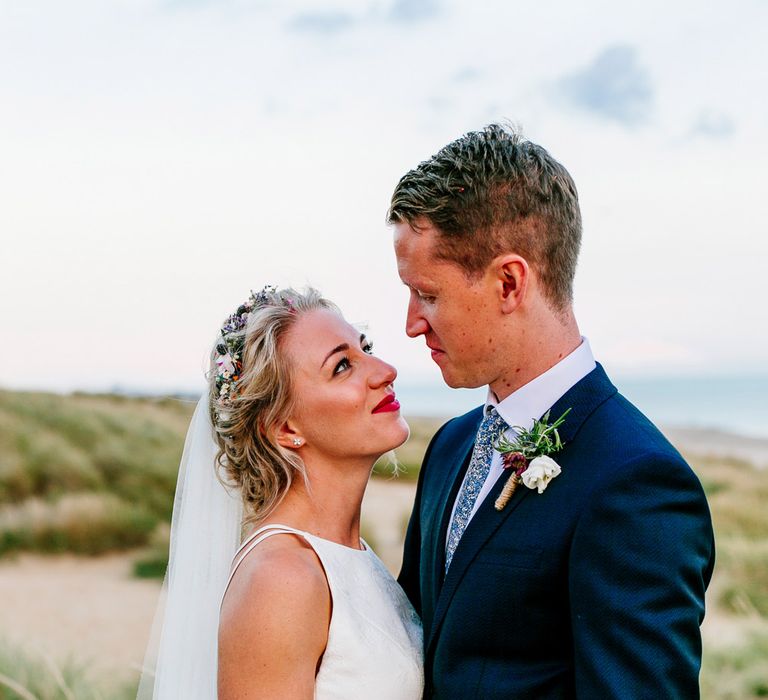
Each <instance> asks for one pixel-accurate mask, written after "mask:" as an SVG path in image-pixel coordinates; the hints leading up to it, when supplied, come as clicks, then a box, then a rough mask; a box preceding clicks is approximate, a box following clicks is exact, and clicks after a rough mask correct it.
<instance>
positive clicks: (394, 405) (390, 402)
mask: <svg viewBox="0 0 768 700" xmlns="http://www.w3.org/2000/svg"><path fill="white" fill-rule="evenodd" d="M399 410H400V402H399V401H398V400H397V399H396V398H395V395H394V394H387V395H386V396H385V397H384V398H383V399H382V400H381V401H379V403H378V404H377V406H376V408H374V409H373V410H372V411H371V413H388V412H389V411H399Z"/></svg>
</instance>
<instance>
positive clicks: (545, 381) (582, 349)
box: [446, 337, 596, 542]
mask: <svg viewBox="0 0 768 700" xmlns="http://www.w3.org/2000/svg"><path fill="white" fill-rule="evenodd" d="M595 367H596V364H595V358H594V357H593V355H592V350H591V348H590V347H589V341H588V340H587V339H586V338H584V337H582V339H581V345H579V347H577V348H576V349H575V350H574V351H573V352H572V353H571V354H570V355H566V356H565V357H564V358H563V359H562V360H560V362H558V363H557V364H556V365H554V366H553V367H550V368H549V369H548V370H547V371H546V372H544V374H540V375H539V376H538V377H536V378H535V379H532V380H531V381H530V382H528V383H527V384H525V385H524V386H521V387H520V388H519V389H518V390H517V391H514V392H512V393H511V394H510V395H509V396H507V398H506V399H504V400H503V401H501V402H499V401H498V400H497V399H496V396H495V395H494V393H493V392H492V391H491V388H490V387H488V398H487V399H486V400H485V407H484V409H483V411H484V415H485V413H487V412H488V410H489V409H490V408H491V407H494V408H495V409H496V410H497V411H498V412H499V415H500V416H501V417H502V418H503V419H504V420H505V421H506V423H507V425H508V426H510V427H509V428H508V429H507V430H505V431H504V436H505V437H506V438H507V439H508V440H514V438H515V435H517V433H518V430H515V428H522V429H523V430H530V429H531V428H532V427H533V423H534V421H536V420H538V419H539V418H541V417H542V416H543V415H544V414H545V413H546V412H547V411H548V410H549V409H550V408H552V406H553V405H554V404H555V403H556V402H557V400H558V399H559V398H560V397H561V396H562V395H563V394H565V392H566V391H568V389H570V388H571V387H572V386H574V384H576V383H577V382H579V381H581V380H582V379H583V378H584V377H586V376H587V375H588V374H589V373H590V372H591V371H592V370H593V369H595ZM550 418H552V419H553V420H555V419H557V418H558V416H550ZM566 420H568V419H567V418H566ZM503 471H504V465H503V460H502V456H501V453H500V452H496V451H494V453H493V460H492V461H491V469H490V471H489V472H488V476H487V477H486V479H485V482H484V483H483V488H482V489H480V493H479V494H478V496H477V500H476V501H475V505H474V507H473V508H472V512H471V513H470V515H469V520H472V518H473V517H474V515H475V513H476V512H477V509H478V508H479V507H480V504H481V503H482V502H483V500H485V497H486V496H487V495H488V492H489V491H490V490H491V489H492V488H493V485H494V484H495V483H496V482H497V481H498V479H499V477H500V476H501V473H502V472H503ZM462 488H463V484H462ZM460 493H461V489H459V494H460ZM458 500H459V497H458V494H457V496H456V501H455V502H454V504H453V510H452V512H451V520H450V521H449V523H450V522H453V514H454V512H455V510H456V502H458ZM467 522H469V521H467ZM450 531H451V528H450V525H449V526H448V533H450ZM448 533H446V542H447V537H448Z"/></svg>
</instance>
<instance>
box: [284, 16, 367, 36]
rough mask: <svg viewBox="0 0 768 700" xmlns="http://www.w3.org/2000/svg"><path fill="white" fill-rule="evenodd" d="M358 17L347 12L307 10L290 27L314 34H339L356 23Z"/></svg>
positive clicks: (292, 21)
mask: <svg viewBox="0 0 768 700" xmlns="http://www.w3.org/2000/svg"><path fill="white" fill-rule="evenodd" d="M356 22H357V19H356V18H355V17H353V16H352V15H350V14H347V13H346V12H305V13H304V14H300V15H296V17H294V18H293V19H292V20H291V21H290V22H289V23H288V28H289V29H292V30H294V31H298V32H308V33H312V34H337V33H338V32H342V31H344V30H346V29H350V28H351V27H353V26H354V25H355V23H356Z"/></svg>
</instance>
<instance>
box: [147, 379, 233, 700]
mask: <svg viewBox="0 0 768 700" xmlns="http://www.w3.org/2000/svg"><path fill="white" fill-rule="evenodd" d="M217 451H218V448H217V445H216V442H215V439H214V435H213V426H212V424H211V418H210V413H209V409H208V395H207V393H206V394H204V395H203V397H202V398H201V399H200V401H199V402H198V404H197V408H196V409H195V413H194V415H193V416H192V422H191V423H190V426H189V430H188V431H187V438H186V441H185V443H184V453H183V455H182V458H181V465H180V467H179V477H178V481H177V484H176V498H175V500H174V503H173V520H172V523H171V544H170V556H169V561H168V570H167V572H166V575H165V582H164V583H163V589H162V593H161V596H160V603H159V604H158V608H157V613H156V614H155V621H154V624H153V627H152V636H151V639H150V644H149V647H148V649H147V654H146V658H145V660H144V668H143V673H142V677H141V682H140V684H139V692H138V699H139V700H170V699H171V698H174V699H175V698H184V699H185V700H215V698H216V695H217V693H216V673H217V663H218V662H217V656H218V655H217V651H218V649H217V636H218V625H219V607H220V604H221V599H222V596H223V595H224V589H225V587H226V584H227V579H228V577H229V570H230V566H231V564H232V558H233V557H234V555H235V552H236V551H237V548H238V545H239V543H240V536H241V522H242V516H243V509H242V501H241V499H240V494H239V492H238V491H237V490H235V489H229V488H227V487H226V486H224V485H223V484H222V483H221V481H219V479H218V478H217V474H216V468H215V458H216V453H217Z"/></svg>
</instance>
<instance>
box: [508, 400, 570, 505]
mask: <svg viewBox="0 0 768 700" xmlns="http://www.w3.org/2000/svg"><path fill="white" fill-rule="evenodd" d="M570 412H571V409H570V408H569V409H568V410H567V411H566V412H565V413H563V415H562V416H560V418H558V419H557V420H556V421H555V422H554V423H550V422H549V411H547V412H546V413H545V414H544V415H543V416H542V417H541V418H540V419H539V420H537V421H534V422H533V427H532V428H531V429H530V430H523V429H521V428H518V431H519V432H518V434H517V436H516V437H515V439H514V440H512V441H510V440H507V439H506V438H505V437H504V436H503V435H502V436H500V437H499V439H498V442H497V443H496V445H495V449H496V450H497V451H498V452H500V453H501V456H502V459H503V460H504V469H510V470H512V474H510V476H509V479H507V483H506V484H504V488H503V489H502V490H501V493H500V494H499V497H498V498H497V499H496V503H495V504H494V507H495V508H496V510H504V506H506V505H507V503H509V499H510V498H512V494H514V493H515V490H516V489H517V486H518V484H519V483H520V482H521V481H522V482H523V483H524V484H525V485H526V486H527V487H528V488H529V489H537V490H538V492H539V493H544V489H546V488H547V486H548V484H549V482H550V481H552V479H554V478H555V477H556V476H557V475H558V474H560V471H561V469H560V465H559V464H558V463H557V462H555V460H554V459H552V458H551V457H550V456H549V455H551V454H554V453H555V452H559V451H560V450H562V449H563V441H562V440H561V439H560V434H559V433H558V432H557V429H558V428H559V427H560V426H561V425H562V424H563V423H564V422H565V417H566V416H567V415H568V414H569V413H570Z"/></svg>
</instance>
